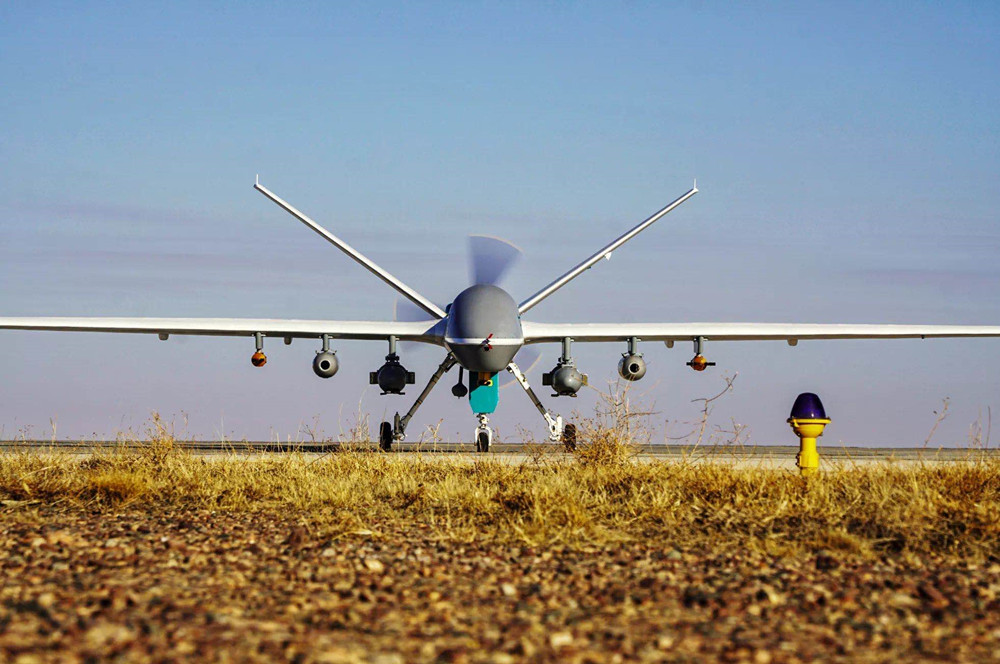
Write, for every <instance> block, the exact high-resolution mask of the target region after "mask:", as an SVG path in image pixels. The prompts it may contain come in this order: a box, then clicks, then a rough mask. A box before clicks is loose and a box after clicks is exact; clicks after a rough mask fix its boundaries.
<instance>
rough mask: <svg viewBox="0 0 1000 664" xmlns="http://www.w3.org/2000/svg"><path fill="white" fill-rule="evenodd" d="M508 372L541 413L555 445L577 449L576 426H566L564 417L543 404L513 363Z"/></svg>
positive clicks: (550, 438) (568, 449) (508, 366)
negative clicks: (551, 411) (561, 444)
mask: <svg viewBox="0 0 1000 664" xmlns="http://www.w3.org/2000/svg"><path fill="white" fill-rule="evenodd" d="M507 371H509V372H510V374H511V375H512V376H514V379H515V380H517V382H518V384H519V385H520V386H521V387H522V388H524V391H525V393H527V395H528V398H529V399H531V403H533V404H534V405H535V408H536V409H538V412H539V413H541V415H542V417H543V418H544V419H545V424H546V425H548V427H549V440H550V441H551V442H553V443H558V442H562V443H563V444H564V445H565V446H566V450H567V451H571V450H574V449H576V426H575V425H573V424H566V423H565V422H563V418H562V415H553V414H552V413H550V412H549V411H548V410H546V408H545V406H543V405H542V402H541V401H540V400H539V399H538V397H537V396H536V395H535V391H534V390H533V389H531V385H529V384H528V379H527V378H525V377H524V374H523V373H522V372H521V369H520V368H519V367H518V366H517V364H515V363H514V362H511V363H510V364H508V365H507Z"/></svg>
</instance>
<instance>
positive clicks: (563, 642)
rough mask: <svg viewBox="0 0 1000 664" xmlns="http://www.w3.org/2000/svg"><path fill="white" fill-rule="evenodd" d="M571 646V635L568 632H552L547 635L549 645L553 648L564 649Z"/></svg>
mask: <svg viewBox="0 0 1000 664" xmlns="http://www.w3.org/2000/svg"><path fill="white" fill-rule="evenodd" d="M572 644H573V635H572V634H571V633H570V632H553V633H552V634H551V635H549V645H550V646H552V647H553V648H565V647H566V646H569V645H572Z"/></svg>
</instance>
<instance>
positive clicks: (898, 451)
mask: <svg viewBox="0 0 1000 664" xmlns="http://www.w3.org/2000/svg"><path fill="white" fill-rule="evenodd" d="M177 445H178V447H180V448H182V449H184V450H187V451H189V452H192V453H195V454H202V455H206V456H211V457H217V458H224V457H226V456H230V455H254V456H257V455H264V454H282V453H300V454H314V455H322V454H329V453H333V452H337V451H339V450H342V449H351V450H360V451H371V452H373V453H376V452H377V450H378V447H377V445H375V444H374V443H368V444H365V443H362V444H341V443H274V442H260V441H257V442H248V441H241V442H228V441H178V442H177ZM142 446H143V445H142V444H141V443H140V444H137V443H135V442H126V443H122V442H116V441H85V442H81V441H37V440H36V441H33V440H25V441H3V442H0V453H18V452H29V453H36V454H37V453H40V454H45V453H56V454H94V453H98V452H102V451H104V452H108V451H113V450H116V449H121V450H129V449H138V448H141V447H142ZM797 453H798V447H797V446H791V445H773V446H771V445H756V446H714V447H708V446H705V447H694V446H690V445H641V446H637V447H636V459H637V460H638V461H642V462H647V463H655V462H674V463H679V462H685V461H686V462H697V463H705V462H709V463H712V462H714V463H731V464H734V465H737V466H741V467H758V466H759V467H768V468H788V469H793V468H795V456H796V454H797ZM393 454H400V455H407V456H408V455H413V456H419V457H420V458H421V459H424V460H427V459H433V460H441V461H444V460H446V459H458V460H462V461H470V462H471V461H475V460H477V459H483V458H489V459H492V460H495V461H500V462H502V463H509V464H520V463H524V462H530V461H538V460H542V459H545V460H546V461H551V462H557V461H559V460H562V459H566V460H568V459H571V458H572V457H571V456H570V455H568V454H566V452H565V450H564V449H563V447H562V445H555V444H533V445H524V444H498V445H494V446H493V448H492V450H491V452H490V453H489V454H487V455H485V456H484V455H482V454H476V453H475V451H474V446H473V445H472V444H469V443H401V444H396V445H395V446H394V450H393ZM820 458H821V464H822V465H823V466H825V467H827V468H837V467H850V466H852V465H855V464H866V465H867V464H873V463H889V464H898V463H902V464H912V463H949V462H957V461H968V460H973V459H976V460H981V459H983V458H991V459H1000V450H971V449H967V448H927V449H924V448H888V447H882V448H868V447H844V446H835V445H831V446H822V445H821V446H820Z"/></svg>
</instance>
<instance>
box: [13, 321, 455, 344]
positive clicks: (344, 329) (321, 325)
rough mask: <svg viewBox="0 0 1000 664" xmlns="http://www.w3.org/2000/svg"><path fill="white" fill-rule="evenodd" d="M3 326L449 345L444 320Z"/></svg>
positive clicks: (33, 323)
mask: <svg viewBox="0 0 1000 664" xmlns="http://www.w3.org/2000/svg"><path fill="white" fill-rule="evenodd" d="M0 329H7V330H51V331H54V332H119V333H137V334H160V335H164V334H167V335H170V334H197V335H208V336H222V337H252V336H254V335H255V334H258V333H259V334H263V335H264V336H265V337H288V338H298V339H318V338H320V337H322V336H323V335H324V334H326V335H329V336H330V337H331V338H333V339H379V340H384V339H387V338H389V336H395V337H396V338H397V339H399V340H400V341H422V342H424V343H430V344H436V345H439V346H440V345H443V341H444V322H443V321H437V320H426V321H417V322H403V321H339V320H281V319H270V318H48V317H46V318H38V317H27V318H17V317H9V318H0Z"/></svg>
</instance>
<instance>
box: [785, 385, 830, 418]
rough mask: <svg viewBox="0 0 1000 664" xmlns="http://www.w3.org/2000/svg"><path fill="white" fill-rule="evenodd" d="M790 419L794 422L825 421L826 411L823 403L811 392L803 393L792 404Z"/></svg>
mask: <svg viewBox="0 0 1000 664" xmlns="http://www.w3.org/2000/svg"><path fill="white" fill-rule="evenodd" d="M790 418H791V419H796V420H825V419H826V410H825V409H824V408H823V402H822V401H820V400H819V397H818V396H816V395H815V394H813V393H812V392H803V393H802V394H800V395H799V396H798V397H796V399H795V403H794V404H792V414H791V415H790Z"/></svg>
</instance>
